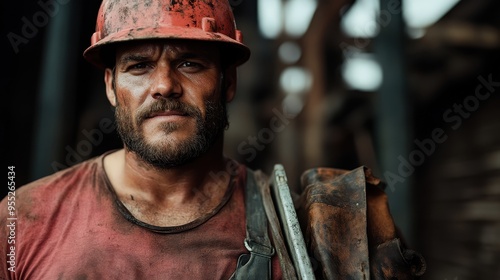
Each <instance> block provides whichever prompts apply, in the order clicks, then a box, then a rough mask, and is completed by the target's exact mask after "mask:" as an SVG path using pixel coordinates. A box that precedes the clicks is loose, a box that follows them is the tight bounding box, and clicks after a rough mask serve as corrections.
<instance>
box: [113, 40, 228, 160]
mask: <svg viewBox="0 0 500 280" xmlns="http://www.w3.org/2000/svg"><path fill="white" fill-rule="evenodd" d="M221 72H222V69H221V66H220V54H219V50H218V49H217V48H216V47H215V46H212V45H207V44H201V43H199V44H198V43H193V42H191V43H186V42H167V43H150V42H142V43H134V44H130V45H125V46H121V47H119V48H118V49H117V52H116V68H115V71H114V73H113V74H112V75H114V77H113V79H112V80H111V83H112V87H113V88H114V94H115V98H116V121H117V127H118V132H119V134H120V136H121V138H122V140H123V142H124V144H125V146H126V148H127V149H128V150H130V151H132V152H134V153H136V154H137V155H139V156H140V158H142V159H143V160H144V161H146V162H148V163H149V164H151V165H153V166H155V167H157V168H163V169H164V168H172V167H175V166H179V165H182V164H184V163H187V162H189V161H191V160H193V159H195V158H197V157H199V156H200V155H202V154H204V153H206V152H207V151H208V150H209V149H210V148H211V147H212V146H213V144H214V143H215V141H216V140H217V139H218V138H219V137H222V135H223V131H224V128H225V127H226V126H227V114H226V101H225V99H226V98H225V96H224V95H225V92H223V90H222V86H223V84H222V83H223V81H222V80H223V78H222V74H221ZM107 83H109V81H108V79H107ZM108 88H109V85H108ZM108 97H109V94H108Z"/></svg>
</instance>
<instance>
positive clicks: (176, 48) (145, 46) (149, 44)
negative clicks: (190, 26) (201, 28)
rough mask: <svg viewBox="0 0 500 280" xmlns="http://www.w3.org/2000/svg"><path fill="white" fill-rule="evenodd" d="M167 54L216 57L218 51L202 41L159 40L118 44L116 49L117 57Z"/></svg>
mask: <svg viewBox="0 0 500 280" xmlns="http://www.w3.org/2000/svg"><path fill="white" fill-rule="evenodd" d="M163 50H166V51H168V52H169V53H173V54H176V53H179V54H184V53H190V54H199V55H203V56H207V55H208V56H211V55H218V54H219V50H218V48H217V47H216V46H215V44H211V43H209V42H203V41H194V40H193V41H182V40H161V41H134V42H126V43H123V44H120V45H119V46H118V47H117V49H116V54H117V57H121V56H124V55H126V54H131V53H133V54H140V55H142V56H151V55H155V54H158V53H160V52H162V51H163Z"/></svg>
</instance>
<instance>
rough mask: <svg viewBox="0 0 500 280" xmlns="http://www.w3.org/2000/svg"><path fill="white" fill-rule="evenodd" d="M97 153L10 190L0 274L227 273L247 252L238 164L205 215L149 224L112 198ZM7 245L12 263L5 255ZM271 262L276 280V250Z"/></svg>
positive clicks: (2, 209) (2, 213) (0, 211)
mask: <svg viewBox="0 0 500 280" xmlns="http://www.w3.org/2000/svg"><path fill="white" fill-rule="evenodd" d="M102 159H103V156H100V157H97V158H95V159H92V160H89V161H86V162H84V163H82V164H79V165H77V166H75V167H72V168H70V169H67V170H64V171H61V172H58V173H56V174H54V175H51V176H49V177H46V178H43V179H40V180H38V181H35V182H33V183H31V184H28V185H26V186H24V187H22V188H20V189H18V190H17V191H16V196H15V208H16V211H17V213H16V216H17V217H16V218H17V219H16V220H9V222H13V223H14V225H15V226H14V231H12V227H10V228H9V227H8V226H5V225H4V226H2V227H1V229H0V246H1V248H0V249H1V256H0V260H1V262H2V263H1V264H0V279H2V278H5V279H30V280H36V279H176V280H177V279H211V280H212V279H229V277H230V276H231V275H232V274H233V272H234V271H235V269H236V263H237V260H238V257H239V256H240V255H241V254H245V253H248V251H247V250H246V249H245V247H244V243H243V241H244V238H245V235H246V228H245V227H246V224H245V207H244V204H245V203H244V185H245V180H246V170H245V167H244V166H243V165H240V166H239V168H238V175H237V176H235V177H233V180H232V182H231V187H229V188H228V191H227V193H226V195H225V201H223V203H222V204H221V205H220V209H219V210H218V211H216V212H215V214H214V215H213V216H212V217H211V218H210V219H208V220H207V221H205V222H203V221H195V222H193V223H189V224H187V225H184V226H181V227H151V228H149V229H148V228H147V227H148V225H146V224H143V225H140V222H138V221H135V222H134V218H133V217H132V216H130V215H127V211H126V210H124V209H125V208H124V207H123V205H121V203H120V202H119V200H117V199H116V194H115V193H114V191H113V188H112V187H111V184H110V182H109V179H108V178H107V176H106V174H105V172H104V169H103V163H102ZM7 207H8V206H7V199H4V200H3V201H2V202H1V203H0V220H1V221H2V223H6V222H7V221H8V220H7V218H8V217H10V216H7V214H8V212H7ZM120 208H121V209H120ZM200 223H201V224H200ZM9 234H10V236H11V238H10V239H8V237H9ZM12 234H14V238H12ZM12 239H14V241H15V244H8V242H7V240H10V241H11V242H12ZM11 246H15V248H14V250H13V251H14V260H15V261H14V263H13V262H10V263H9V262H8V261H9V260H12V259H13V257H12V250H11V249H12V248H11ZM13 264H15V267H14V269H15V272H12V271H10V270H9V268H10V269H11V270H13V269H12V265H13ZM272 265H273V279H280V278H281V275H280V274H281V273H280V269H279V262H278V260H277V257H276V255H275V256H274V257H273V264H272Z"/></svg>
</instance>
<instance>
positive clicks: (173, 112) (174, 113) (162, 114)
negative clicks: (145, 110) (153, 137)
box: [147, 110, 188, 119]
mask: <svg viewBox="0 0 500 280" xmlns="http://www.w3.org/2000/svg"><path fill="white" fill-rule="evenodd" d="M187 115H188V114H186V113H184V112H182V111H176V110H167V111H161V112H155V113H152V114H151V115H149V116H148V117H147V118H148V119H150V118H155V117H170V116H181V117H185V116H187Z"/></svg>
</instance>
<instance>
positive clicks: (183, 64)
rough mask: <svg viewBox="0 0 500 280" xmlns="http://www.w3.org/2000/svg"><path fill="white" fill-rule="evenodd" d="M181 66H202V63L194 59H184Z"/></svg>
mask: <svg viewBox="0 0 500 280" xmlns="http://www.w3.org/2000/svg"><path fill="white" fill-rule="evenodd" d="M180 67H188V68H202V65H201V64H200V63H197V62H193V61H183V62H182V63H181V65H180Z"/></svg>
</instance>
